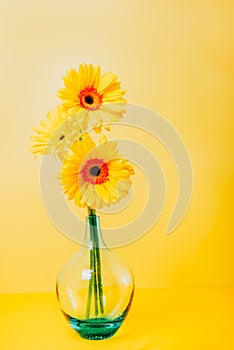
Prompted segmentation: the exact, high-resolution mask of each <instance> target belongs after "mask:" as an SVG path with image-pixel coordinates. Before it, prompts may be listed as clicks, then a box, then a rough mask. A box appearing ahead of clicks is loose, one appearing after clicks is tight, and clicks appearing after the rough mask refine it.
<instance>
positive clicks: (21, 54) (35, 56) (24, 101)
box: [0, 0, 234, 341]
mask: <svg viewBox="0 0 234 350" xmlns="http://www.w3.org/2000/svg"><path fill="white" fill-rule="evenodd" d="M233 18H234V2H233V0H222V1H220V0H219V1H217V0H189V1H182V0H157V1H156V0H111V1H110V0H98V1H96V0H66V1H57V0H34V1H31V2H30V1H29V0H9V1H8V0H2V1H0V26H1V30H0V50H1V55H0V76H1V84H0V95H1V104H0V109H1V138H0V140H1V148H0V152H1V172H0V174H1V175H0V176H1V181H0V193H1V210H0V215H1V233H0V250H1V251H0V266H1V281H0V292H2V293H10V292H12V293H17V292H49V291H52V290H54V281H55V276H56V273H57V271H58V270H59V268H60V266H62V265H63V264H64V262H65V261H66V260H67V259H68V258H69V257H70V256H71V255H72V254H73V253H74V252H75V251H76V250H77V249H78V247H77V246H76V245H75V244H74V243H72V242H70V241H69V240H67V239H66V238H64V237H63V236H62V235H61V234H59V233H58V232H57V230H56V229H55V228H54V227H53V225H52V224H51V222H50V221H49V219H48V217H47V215H46V213H45V211H44V208H43V206H42V203H41V198H40V189H39V181H38V174H39V166H40V165H39V161H35V160H34V159H33V157H32V155H31V154H30V153H29V151H28V149H29V146H30V142H29V135H30V134H31V133H32V126H34V125H37V124H38V123H39V120H40V119H41V118H43V117H44V115H45V114H46V113H47V111H48V110H49V109H51V108H54V107H55V105H56V104H57V103H58V100H57V99H56V97H55V94H56V92H57V90H58V89H59V88H61V87H62V80H61V77H62V75H63V74H64V72H65V71H66V70H67V69H69V68H70V67H74V68H76V67H77V66H78V65H79V64H80V63H82V62H84V61H87V62H88V63H89V62H90V63H93V64H94V65H96V64H100V65H101V67H102V69H103V71H110V70H111V71H114V72H115V73H116V74H118V76H119V79H120V80H121V81H122V86H123V88H124V89H126V90H127V96H126V97H127V99H128V101H129V102H133V103H136V104H141V105H145V106H149V107H151V108H153V109H154V110H156V111H159V112H160V113H161V114H162V115H164V116H165V118H167V120H168V121H169V122H171V123H172V124H173V125H174V127H175V128H176V129H177V130H178V132H179V133H180V135H181V136H182V138H183V139H184V141H185V142H186V144H187V147H188V150H189V153H190V155H191V159H192V163H193V167H194V193H193V199H192V203H191V206H190V209H189V212H188V214H187V216H186V217H185V219H184V220H183V222H182V224H181V225H180V226H179V227H178V229H177V230H176V231H175V232H174V233H173V234H172V235H171V236H166V235H165V233H164V231H165V227H166V224H167V221H168V219H169V216H170V214H171V211H172V208H173V205H174V203H175V199H176V193H177V189H178V183H177V177H176V171H175V168H174V165H173V162H172V159H171V158H170V157H169V154H168V152H167V151H166V150H165V149H164V148H163V147H162V146H161V145H160V144H159V143H158V142H153V141H152V140H151V139H150V138H149V137H145V138H144V139H143V142H144V143H145V144H146V145H147V146H148V147H150V148H152V149H153V150H154V151H155V154H156V157H157V158H158V160H159V163H160V164H161V165H162V168H163V170H164V171H165V175H166V181H167V184H168V192H167V201H166V206H165V210H164V211H163V213H162V216H161V218H160V219H159V221H158V223H157V226H156V227H154V228H153V229H152V230H151V231H150V232H149V233H148V234H147V235H146V236H145V237H144V238H143V239H141V240H139V241H137V242H136V243H134V244H131V245H129V246H126V247H124V248H122V249H121V250H119V251H118V253H119V254H120V255H122V256H123V258H125V259H126V260H127V261H128V263H129V264H130V265H131V267H132V269H133V271H134V275H135V279H136V285H137V287H140V288H144V287H193V286H194V287H219V286H220V287H234V274H233V265H234V254H233V245H234V235H233V203H234V202H233V198H234V193H233V184H234V182H233V160H232V159H233V148H234V138H233V126H234V118H233V101H234V57H233V54H234V46H233V37H234V30H233V28H234V27H233ZM129 138H131V133H129ZM141 140H142V138H141ZM135 188H136V189H137V190H139V189H141V186H140V185H139V184H138V183H136V185H135ZM118 220H119V215H116V216H113V217H112V222H113V224H115V222H117V223H118ZM139 257H141V258H139ZM22 317H23V316H22ZM58 336H59V335H58ZM12 341H13V340H12Z"/></svg>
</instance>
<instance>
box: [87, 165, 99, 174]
mask: <svg viewBox="0 0 234 350" xmlns="http://www.w3.org/2000/svg"><path fill="white" fill-rule="evenodd" d="M89 172H90V174H91V175H93V176H98V175H99V174H100V172H101V170H100V168H99V166H97V165H95V166H93V167H92V168H91V169H90V171H89Z"/></svg>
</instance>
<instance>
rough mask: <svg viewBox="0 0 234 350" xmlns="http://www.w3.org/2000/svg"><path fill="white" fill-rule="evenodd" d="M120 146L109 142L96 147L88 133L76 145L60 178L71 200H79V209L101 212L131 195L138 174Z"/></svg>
mask: <svg viewBox="0 0 234 350" xmlns="http://www.w3.org/2000/svg"><path fill="white" fill-rule="evenodd" d="M116 146H117V143H116V142H113V141H107V142H104V143H102V144H100V145H98V146H97V147H96V145H95V143H94V142H93V140H92V139H91V137H90V136H89V135H88V134H87V133H86V134H84V136H82V138H81V139H80V142H76V143H75V144H74V145H73V147H72V154H71V155H68V156H67V157H66V158H65V160H64V162H63V165H62V169H61V176H60V178H61V184H62V188H63V191H64V193H65V194H67V195H68V199H69V200H71V199H75V203H76V205H77V206H79V207H86V206H89V207H90V208H95V209H100V208H102V207H104V206H109V205H110V204H111V203H116V202H117V201H119V199H121V198H123V197H125V196H126V195H127V194H128V191H129V188H130V186H131V184H132V182H131V180H130V176H131V175H133V174H134V170H133V167H132V165H131V164H129V162H128V160H127V159H124V158H121V155H120V153H119V152H118V150H117V149H116Z"/></svg>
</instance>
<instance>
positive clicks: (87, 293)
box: [56, 210, 134, 339]
mask: <svg viewBox="0 0 234 350" xmlns="http://www.w3.org/2000/svg"><path fill="white" fill-rule="evenodd" d="M56 291H57V298H58V301H59V304H60V308H61V310H62V312H63V314H64V315H65V317H66V319H67V320H68V322H69V324H70V326H71V327H72V328H73V329H74V330H75V331H77V332H78V334H79V335H80V336H81V337H82V338H85V339H105V338H110V337H112V336H113V335H114V334H115V332H116V331H117V330H118V329H119V327H120V326H121V324H122V322H123V321H124V319H125V317H126V315H127V313H128V311H129V308H130V306H131V302H132V298H133V294H134V280H133V275H132V272H131V270H130V269H129V267H128V265H127V264H126V263H125V262H124V261H123V260H122V259H121V258H120V257H118V256H117V255H116V254H114V253H113V252H112V251H111V250H110V249H109V248H108V247H107V246H106V245H105V243H104V241H103V238H102V234H101V229H100V221H99V217H98V216H96V214H95V211H92V210H91V211H90V213H89V216H88V217H87V218H86V230H85V239H84V244H83V245H82V247H81V248H80V250H79V251H78V253H77V254H75V255H74V256H73V257H72V258H71V259H70V260H69V261H68V262H67V263H66V264H65V266H64V267H63V268H62V269H61V271H60V272H59V274H58V277H57V284H56Z"/></svg>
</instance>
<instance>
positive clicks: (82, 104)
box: [58, 63, 126, 132]
mask: <svg viewBox="0 0 234 350" xmlns="http://www.w3.org/2000/svg"><path fill="white" fill-rule="evenodd" d="M117 79H118V77H117V76H116V75H115V74H114V73H111V72H107V73H105V74H103V75H101V70H100V67H99V66H97V67H96V68H94V66H93V65H92V64H89V65H87V64H86V63H84V64H82V65H80V67H79V70H78V71H76V70H74V69H71V70H70V71H68V72H67V75H66V76H64V77H63V81H64V85H65V87H64V88H62V89H60V90H59V91H58V97H59V98H60V99H61V100H63V101H64V102H63V103H62V105H61V107H62V109H63V110H64V111H65V112H66V113H67V115H68V116H73V115H76V114H77V113H78V112H80V111H83V117H82V118H83V124H84V131H85V130H87V128H88V127H89V126H90V127H92V128H94V129H95V128H96V131H97V132H100V128H101V126H102V125H103V124H110V123H111V122H115V121H118V120H119V119H120V118H121V117H122V113H124V108H123V105H124V104H125V102H126V101H125V100H124V99H123V98H122V96H123V95H124V94H125V91H123V90H121V88H120V82H119V81H117ZM79 116H80V115H78V117H79ZM107 127H108V126H107Z"/></svg>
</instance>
